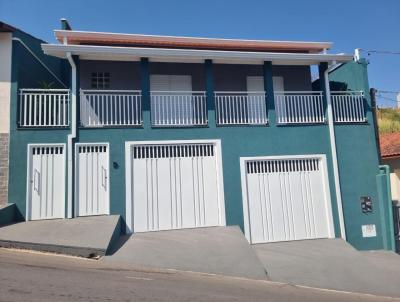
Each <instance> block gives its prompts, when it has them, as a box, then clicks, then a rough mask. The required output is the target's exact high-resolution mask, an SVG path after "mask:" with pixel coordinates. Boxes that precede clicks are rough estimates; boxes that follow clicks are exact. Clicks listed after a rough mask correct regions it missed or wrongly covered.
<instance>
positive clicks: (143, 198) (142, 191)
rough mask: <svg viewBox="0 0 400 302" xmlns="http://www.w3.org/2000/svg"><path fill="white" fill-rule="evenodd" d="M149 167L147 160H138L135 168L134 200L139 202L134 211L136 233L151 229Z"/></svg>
mask: <svg viewBox="0 0 400 302" xmlns="http://www.w3.org/2000/svg"><path fill="white" fill-rule="evenodd" d="M143 171H145V173H143ZM146 171H147V165H146V159H137V160H136V161H135V165H134V166H133V179H132V181H133V183H135V190H133V199H134V200H136V201H137V203H136V204H135V208H134V210H133V219H134V220H135V231H136V232H143V231H146V230H147V229H149V228H150V226H149V225H148V218H149V213H148V202H149V196H148V193H147V192H148V188H147V184H148V181H147V177H148V176H147V173H146Z"/></svg>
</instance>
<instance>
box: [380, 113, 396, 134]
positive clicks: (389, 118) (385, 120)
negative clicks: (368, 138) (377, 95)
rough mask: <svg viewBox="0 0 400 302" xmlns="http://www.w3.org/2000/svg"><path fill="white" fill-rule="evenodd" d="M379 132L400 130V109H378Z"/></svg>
mask: <svg viewBox="0 0 400 302" xmlns="http://www.w3.org/2000/svg"><path fill="white" fill-rule="evenodd" d="M378 127H379V133H392V132H400V110H399V109H393V108H380V109H379V110H378Z"/></svg>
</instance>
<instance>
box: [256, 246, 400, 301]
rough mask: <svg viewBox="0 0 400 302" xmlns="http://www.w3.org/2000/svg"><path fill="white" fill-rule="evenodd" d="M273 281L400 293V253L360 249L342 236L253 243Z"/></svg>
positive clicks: (389, 294)
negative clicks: (360, 250) (338, 237)
mask: <svg viewBox="0 0 400 302" xmlns="http://www.w3.org/2000/svg"><path fill="white" fill-rule="evenodd" d="M253 248H254V250H255V251H256V253H257V255H258V257H259V259H260V260H261V261H262V263H263V264H264V267H265V269H266V271H267V273H268V276H269V277H270V278H271V280H273V281H279V282H285V283H291V284H296V285H305V286H310V287H317V288H326V289H333V290H340V291H349V292H359V293H368V294H374V295H385V296H392V297H400V284H399V281H398V280H400V256H398V255H397V254H394V253H391V252H359V251H357V250H355V249H354V248H353V247H352V246H350V245H349V244H348V243H346V242H345V241H343V240H341V239H317V240H304V241H292V242H280V243H269V244H258V245H254V246H253Z"/></svg>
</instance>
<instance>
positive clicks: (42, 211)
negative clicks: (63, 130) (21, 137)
mask: <svg viewBox="0 0 400 302" xmlns="http://www.w3.org/2000/svg"><path fill="white" fill-rule="evenodd" d="M28 160H29V161H28V200H27V201H28V202H27V219H28V220H39V219H53V218H63V217H65V147H64V145H30V146H29V147H28Z"/></svg>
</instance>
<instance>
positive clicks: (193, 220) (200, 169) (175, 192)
mask: <svg viewBox="0 0 400 302" xmlns="http://www.w3.org/2000/svg"><path fill="white" fill-rule="evenodd" d="M213 148H214V146H213V145H212V144H171V145H137V146H135V147H133V181H132V192H133V193H132V197H133V199H132V202H133V213H134V215H133V230H134V231H135V232H144V231H157V230H167V229H179V228H193V227H204V226H214V225H220V213H219V202H220V200H219V194H218V174H217V170H216V169H217V166H216V159H215V156H214V151H213ZM211 151H213V152H211ZM142 162H146V164H145V165H144V164H143V163H142ZM143 174H146V175H145V176H143ZM141 175H142V177H141ZM144 197H145V198H144ZM144 199H145V200H144ZM145 202H147V204H148V205H150V206H147V207H144V205H143V203H145ZM143 214H146V215H145V216H146V217H147V220H148V221H145V220H144V219H143V218H141V217H139V216H140V215H143Z"/></svg>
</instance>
